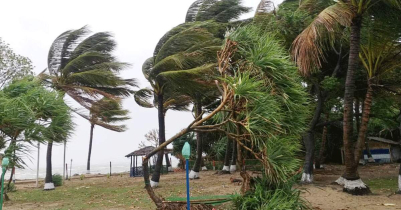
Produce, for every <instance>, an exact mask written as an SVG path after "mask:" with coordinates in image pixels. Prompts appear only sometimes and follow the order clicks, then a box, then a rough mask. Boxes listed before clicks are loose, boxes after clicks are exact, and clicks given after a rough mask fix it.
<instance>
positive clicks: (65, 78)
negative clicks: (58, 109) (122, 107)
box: [38, 26, 137, 118]
mask: <svg viewBox="0 0 401 210" xmlns="http://www.w3.org/2000/svg"><path fill="white" fill-rule="evenodd" d="M89 33H90V31H89V30H88V29H87V27H86V26H84V27H82V28H80V29H78V30H70V31H66V32H64V33H63V34H61V35H60V36H59V37H57V38H56V40H55V41H54V42H53V44H52V46H51V48H50V51H49V57H48V71H49V73H46V72H42V73H41V74H40V75H39V76H38V77H39V78H40V79H41V80H42V81H43V84H45V85H48V86H50V87H52V88H54V89H56V90H59V91H62V92H63V93H66V94H67V95H69V96H71V97H72V98H73V99H74V100H75V101H77V102H78V103H79V104H80V105H81V106H83V107H84V108H86V109H90V108H91V107H92V106H93V104H94V103H95V102H96V101H98V100H100V99H101V98H103V97H106V98H109V99H114V100H118V99H119V98H121V97H127V96H129V95H131V94H133V93H134V91H133V90H132V87H137V82H136V80H135V79H124V78H122V77H120V76H119V75H118V73H119V71H120V70H122V69H125V68H127V67H129V64H127V63H123V62H119V61H117V60H116V58H115V57H114V56H113V55H112V51H113V50H114V48H115V46H116V43H115V41H114V40H113V37H112V35H111V34H110V33H107V32H100V33H95V34H93V35H91V36H89V37H87V35H88V34H89ZM87 118H89V117H87Z"/></svg>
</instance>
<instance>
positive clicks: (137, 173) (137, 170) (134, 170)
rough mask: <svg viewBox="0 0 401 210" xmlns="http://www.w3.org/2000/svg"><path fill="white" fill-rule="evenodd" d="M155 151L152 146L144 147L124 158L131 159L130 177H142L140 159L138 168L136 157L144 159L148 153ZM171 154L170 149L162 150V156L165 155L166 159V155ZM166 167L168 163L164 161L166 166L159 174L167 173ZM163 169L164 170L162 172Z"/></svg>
mask: <svg viewBox="0 0 401 210" xmlns="http://www.w3.org/2000/svg"><path fill="white" fill-rule="evenodd" d="M154 149H155V147H154V146H146V147H144V148H141V149H138V150H135V151H133V152H131V153H129V154H128V155H126V156H125V157H127V158H131V164H130V177H142V176H143V170H142V159H141V158H140V163H139V166H138V157H142V158H143V157H144V156H146V155H148V154H149V153H150V152H152V151H153V150H154ZM172 152H173V150H172V149H164V154H165V155H166V157H168V154H171V153H172ZM150 163H152V161H150ZM168 166H169V162H168V160H167V159H166V166H165V167H163V168H162V172H161V173H163V172H164V173H167V171H170V170H168ZM150 168H151V169H152V165H151V166H150ZM164 169H165V170H164Z"/></svg>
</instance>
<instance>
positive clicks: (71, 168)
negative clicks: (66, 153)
mask: <svg viewBox="0 0 401 210" xmlns="http://www.w3.org/2000/svg"><path fill="white" fill-rule="evenodd" d="M71 169H72V159H71V164H70V179H71V178H72V176H71Z"/></svg>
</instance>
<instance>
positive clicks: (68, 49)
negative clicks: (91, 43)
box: [60, 26, 90, 69]
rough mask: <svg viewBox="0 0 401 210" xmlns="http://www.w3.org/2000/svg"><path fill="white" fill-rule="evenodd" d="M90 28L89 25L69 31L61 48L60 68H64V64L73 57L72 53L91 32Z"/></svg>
mask: <svg viewBox="0 0 401 210" xmlns="http://www.w3.org/2000/svg"><path fill="white" fill-rule="evenodd" d="M89 32H90V31H89V29H88V28H87V26H84V27H82V28H80V29H77V30H73V31H71V32H70V33H68V35H67V37H66V38H65V40H64V43H63V47H62V49H61V55H60V58H61V61H60V69H63V68H64V66H65V65H66V64H67V63H68V61H69V59H70V58H71V53H72V52H73V50H74V49H75V48H76V47H77V45H78V44H79V42H80V41H82V40H81V39H83V37H84V36H86V35H87V34H88V33H89Z"/></svg>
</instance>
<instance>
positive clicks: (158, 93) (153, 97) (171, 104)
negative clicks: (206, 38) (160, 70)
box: [134, 58, 190, 187]
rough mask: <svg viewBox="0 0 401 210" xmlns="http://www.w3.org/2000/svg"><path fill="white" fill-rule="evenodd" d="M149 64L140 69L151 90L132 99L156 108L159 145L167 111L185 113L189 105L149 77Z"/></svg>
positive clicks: (158, 167)
mask: <svg viewBox="0 0 401 210" xmlns="http://www.w3.org/2000/svg"><path fill="white" fill-rule="evenodd" d="M149 62H153V58H150V59H148V60H147V61H146V62H145V63H144V65H143V67H142V69H143V72H144V76H145V78H147V80H148V81H149V83H150V84H151V86H152V88H143V89H140V90H138V91H137V92H136V93H135V95H134V97H135V101H136V103H137V104H138V105H140V106H142V107H145V108H157V111H158V123H159V129H158V130H159V145H160V144H162V143H163V142H164V141H165V139H166V137H165V115H166V112H167V111H168V110H176V111H185V110H188V108H187V107H188V105H189V103H190V101H189V98H188V97H187V96H184V95H181V94H178V93H177V92H175V91H174V90H172V89H170V88H168V86H167V85H166V84H165V81H162V80H159V79H157V78H154V77H150V75H149V74H148V73H147V72H148V71H149V70H150V69H151V68H152V67H151V66H152V65H149ZM163 156H164V150H163V151H161V152H159V154H158V156H157V162H156V166H155V170H154V172H153V175H152V181H151V185H152V187H157V186H158V183H159V179H160V172H161V168H162V165H163Z"/></svg>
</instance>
